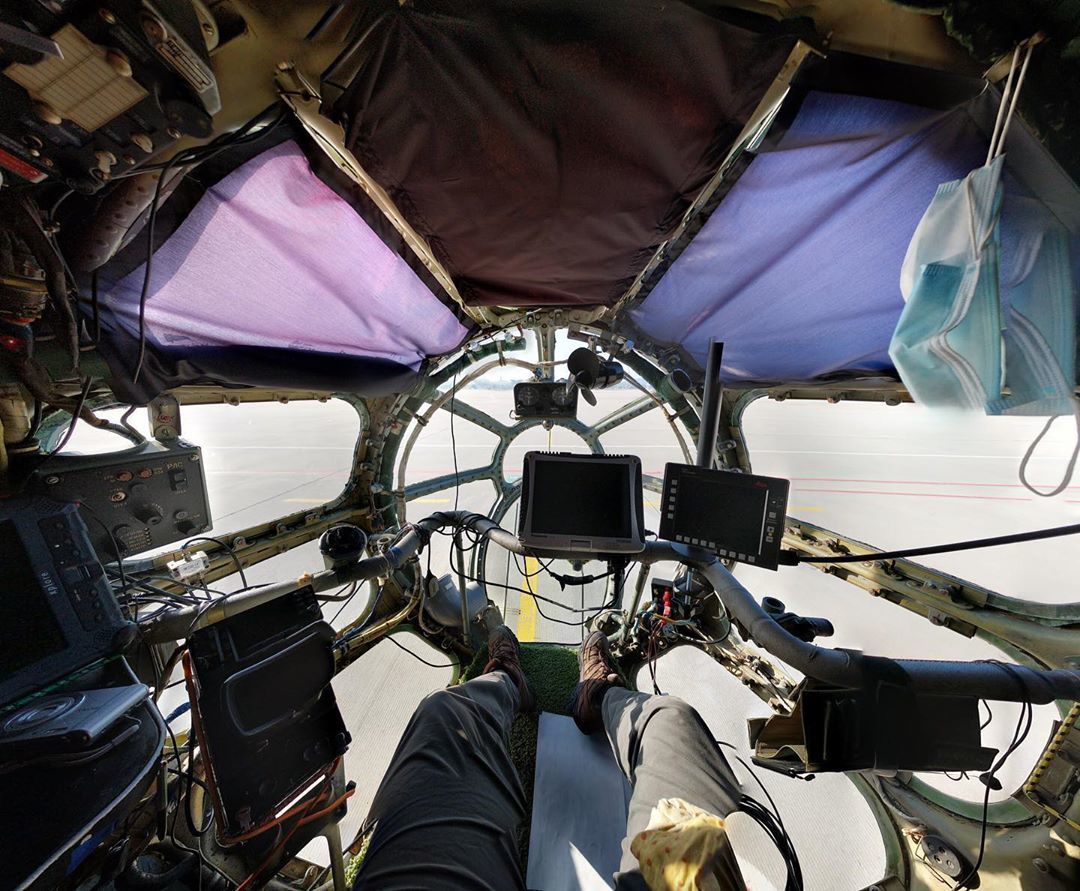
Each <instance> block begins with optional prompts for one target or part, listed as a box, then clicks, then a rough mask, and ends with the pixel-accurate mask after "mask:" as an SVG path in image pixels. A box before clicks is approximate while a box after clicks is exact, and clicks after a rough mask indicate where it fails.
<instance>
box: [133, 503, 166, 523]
mask: <svg viewBox="0 0 1080 891" xmlns="http://www.w3.org/2000/svg"><path fill="white" fill-rule="evenodd" d="M164 518H165V514H164V513H162V510H161V508H160V507H158V505H156V504H140V505H139V506H138V507H136V508H135V519H137V520H138V521H139V522H140V523H145V524H146V525H147V526H156V525H157V524H158V523H160V522H161V521H162V520H163V519H164Z"/></svg>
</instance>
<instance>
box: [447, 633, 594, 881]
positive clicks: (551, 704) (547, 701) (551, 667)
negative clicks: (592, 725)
mask: <svg viewBox="0 0 1080 891" xmlns="http://www.w3.org/2000/svg"><path fill="white" fill-rule="evenodd" d="M487 659H488V655H487V647H486V646H485V647H483V648H481V650H480V651H479V652H477V654H476V656H475V657H474V658H473V661H472V662H471V663H470V665H469V667H468V668H467V669H465V672H464V674H463V675H462V682H464V681H468V680H472V679H473V678H475V677H479V676H480V675H481V674H483V672H484V665H485V664H486V663H487ZM521 667H522V669H524V671H525V674H526V675H527V676H528V678H529V683H530V684H532V690H533V694H534V695H535V696H536V711H534V712H529V713H527V714H526V713H519V714H518V716H517V717H516V718H515V719H514V724H513V726H512V727H511V728H510V756H511V757H512V758H513V759H514V766H515V767H516V768H517V772H518V776H519V777H521V785H522V787H523V788H524V790H525V807H526V811H525V813H526V819H525V821H524V824H523V825H522V826H520V827H519V829H518V851H519V853H520V856H521V868H522V872H524V871H525V869H526V867H527V864H528V862H529V830H530V828H531V823H532V820H531V816H530V815H531V814H532V802H533V781H534V780H535V778H536V734H537V732H538V730H539V728H540V712H551V713H553V714H556V715H569V714H570V711H569V709H568V708H567V706H568V705H569V702H570V695H571V694H572V693H573V692H574V686H575V685H576V684H577V680H578V663H577V647H573V648H571V647H565V646H560V645H558V644H541V643H523V644H521Z"/></svg>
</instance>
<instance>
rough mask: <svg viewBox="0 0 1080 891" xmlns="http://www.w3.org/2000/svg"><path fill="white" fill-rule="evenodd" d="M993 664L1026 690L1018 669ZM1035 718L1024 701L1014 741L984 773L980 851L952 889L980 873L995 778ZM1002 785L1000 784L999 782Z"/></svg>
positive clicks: (1032, 711)
mask: <svg viewBox="0 0 1080 891" xmlns="http://www.w3.org/2000/svg"><path fill="white" fill-rule="evenodd" d="M988 661H989V662H990V663H991V664H993V665H997V666H999V667H1000V668H1001V669H1002V671H1004V672H1005V673H1006V674H1008V675H1009V676H1010V677H1011V678H1012V679H1013V680H1015V681H1016V683H1017V686H1019V688H1020V690H1021V692H1022V693H1023V692H1024V691H1025V689H1026V688H1025V686H1024V682H1023V680H1022V678H1021V677H1020V676H1019V674H1017V672H1016V670H1015V669H1014V668H1013V667H1012V666H1011V665H1008V664H1006V663H1004V662H999V661H997V660H996V659H990V660H988ZM1033 719H1034V709H1033V708H1032V705H1031V703H1030V702H1022V703H1021V705H1020V715H1019V716H1018V718H1017V721H1016V730H1014V731H1013V738H1012V742H1011V743H1010V744H1009V747H1008V748H1007V749H1006V750H1005V752H1004V753H1003V754H1002V755H1001V757H1000V758H998V760H997V761H995V762H994V764H993V766H992V767H991V768H990V770H989V771H987V772H986V773H984V774H982V775H981V776H980V777H979V780H980V781H981V782H982V783H983V784H984V785H985V786H986V791H985V792H984V793H983V807H982V829H981V830H980V832H979V853H978V856H977V857H976V858H975V862H974V863H973V864H972V866H971V869H969V870H968V871H967V873H966V874H965V875H964V877H963V878H962V879H960V880H958V881H957V883H956V884H955V885H953V887H952V891H959V889H960V888H964V887H967V883H968V882H970V881H971V879H972V878H974V877H975V876H976V875H978V872H979V867H980V866H982V861H983V855H984V854H985V853H986V830H987V825H988V822H989V812H990V790H991V789H992V788H993V780H994V778H995V776H996V775H997V772H998V771H999V770H1001V767H1002V765H1004V764H1005V761H1006V760H1007V759H1008V758H1009V756H1010V755H1011V754H1012V753H1013V752H1015V751H1016V750H1017V749H1018V748H1020V746H1021V744H1023V742H1024V740H1025V739H1027V736H1028V734H1029V733H1030V732H1031V725H1032V721H1033ZM999 786H1000V784H999Z"/></svg>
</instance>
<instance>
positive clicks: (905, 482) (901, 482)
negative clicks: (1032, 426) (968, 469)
mask: <svg viewBox="0 0 1080 891" xmlns="http://www.w3.org/2000/svg"><path fill="white" fill-rule="evenodd" d="M788 479H790V480H791V481H792V482H796V481H800V482H810V483H877V484H881V485H886V486H983V487H988V488H998V489H1022V488H1024V487H1023V486H1022V485H1021V484H1020V483H955V482H952V481H950V480H866V479H861V478H858V477H849V476H847V477H830V476H792V477H788ZM1066 488H1068V489H1080V486H1067V487H1066Z"/></svg>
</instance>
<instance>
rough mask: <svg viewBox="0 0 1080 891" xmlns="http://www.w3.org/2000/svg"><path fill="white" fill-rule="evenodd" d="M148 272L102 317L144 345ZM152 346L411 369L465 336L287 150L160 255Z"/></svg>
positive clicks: (127, 282)
mask: <svg viewBox="0 0 1080 891" xmlns="http://www.w3.org/2000/svg"><path fill="white" fill-rule="evenodd" d="M144 269H145V267H144V266H140V267H139V268H137V269H135V270H134V271H133V272H131V273H130V274H129V275H127V276H126V277H124V278H123V279H122V280H121V281H119V282H117V283H116V284H114V285H113V286H111V287H109V288H108V289H107V290H106V293H105V295H104V299H103V310H104V312H105V313H106V314H108V315H110V316H111V317H112V321H113V322H114V327H115V326H116V325H118V326H119V327H120V328H121V329H122V330H123V331H124V332H126V334H128V335H130V336H132V337H137V335H138V314H139V294H140V291H141V289H142V284H143V274H144ZM146 332H147V337H148V341H149V343H150V344H151V345H152V346H156V347H158V348H159V349H162V350H166V351H170V352H172V353H174V354H175V353H183V352H185V351H187V350H192V351H198V352H200V353H205V350H206V348H208V347H210V348H213V347H261V348H273V349H285V350H294V351H303V352H305V353H317V354H324V355H325V354H337V355H342V356H348V357H363V358H371V359H379V360H384V361H388V362H394V363H399V364H400V365H403V366H406V367H407V368H411V369H412V370H414V371H415V370H416V369H417V368H419V366H420V363H421V362H422V361H423V359H424V358H425V357H426V356H433V355H439V354H441V353H445V352H448V351H450V350H453V349H454V348H455V347H457V346H458V345H459V344H460V343H461V342H462V341H463V340H464V339H465V337H466V335H467V333H468V332H467V329H466V328H465V327H464V326H463V325H462V324H461V323H460V322H459V321H458V320H457V318H456V317H455V316H454V314H453V313H452V312H451V311H450V310H449V309H448V308H447V307H446V306H444V305H443V304H442V303H441V302H440V301H439V300H438V299H437V298H436V297H435V296H434V295H433V294H432V293H431V292H430V291H429V290H428V289H427V288H426V287H425V286H424V285H423V283H422V282H421V281H420V280H419V279H418V278H417V276H416V274H415V273H414V272H413V271H412V270H411V269H410V268H409V267H408V265H407V264H406V263H405V262H404V261H403V260H402V259H401V258H400V257H398V256H397V255H396V254H395V253H394V252H393V251H391V250H390V249H389V248H388V247H387V246H386V245H385V244H384V243H383V242H382V241H381V240H380V239H379V237H378V236H377V235H376V234H375V233H374V232H373V231H372V230H371V229H370V228H369V227H368V225H367V224H366V223H365V222H364V221H363V220H362V219H361V218H360V217H359V216H358V215H357V214H356V212H355V211H354V210H353V209H352V208H351V207H350V206H349V205H348V204H347V203H346V202H345V201H344V200H342V199H341V198H340V197H339V196H338V195H336V194H335V193H334V192H333V191H332V190H331V189H330V188H328V187H327V186H326V185H324V184H323V183H322V182H321V181H320V180H319V179H318V178H317V177H316V176H315V175H314V174H313V173H312V172H311V170H310V169H309V167H308V163H307V161H306V160H305V158H304V155H303V153H302V152H301V151H300V149H299V147H298V146H297V145H296V144H295V143H294V142H284V143H282V144H281V145H278V146H275V147H274V148H272V149H269V150H268V151H266V152H264V153H262V154H261V155H259V156H257V157H256V158H253V159H252V160H250V161H248V162H247V163H246V164H243V165H242V166H240V167H238V168H237V169H236V170H235V171H233V172H232V173H231V174H229V175H228V176H226V177H225V178H224V179H222V180H221V181H220V182H219V183H217V184H216V185H214V186H212V187H211V188H210V189H209V190H208V191H207V192H206V194H205V195H204V196H203V198H202V199H201V200H200V201H199V203H198V204H197V205H196V207H195V208H194V210H192V212H191V213H190V214H189V216H188V217H187V219H186V220H185V221H184V222H183V223H182V224H181V226H180V227H179V228H178V229H177V230H176V232H175V233H173V235H172V236H171V237H170V238H169V240H168V241H167V242H166V243H165V244H164V245H163V246H162V247H161V248H159V249H158V251H157V253H156V254H155V255H154V263H153V278H152V283H151V289H150V292H149V295H148V299H147V303H146Z"/></svg>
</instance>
